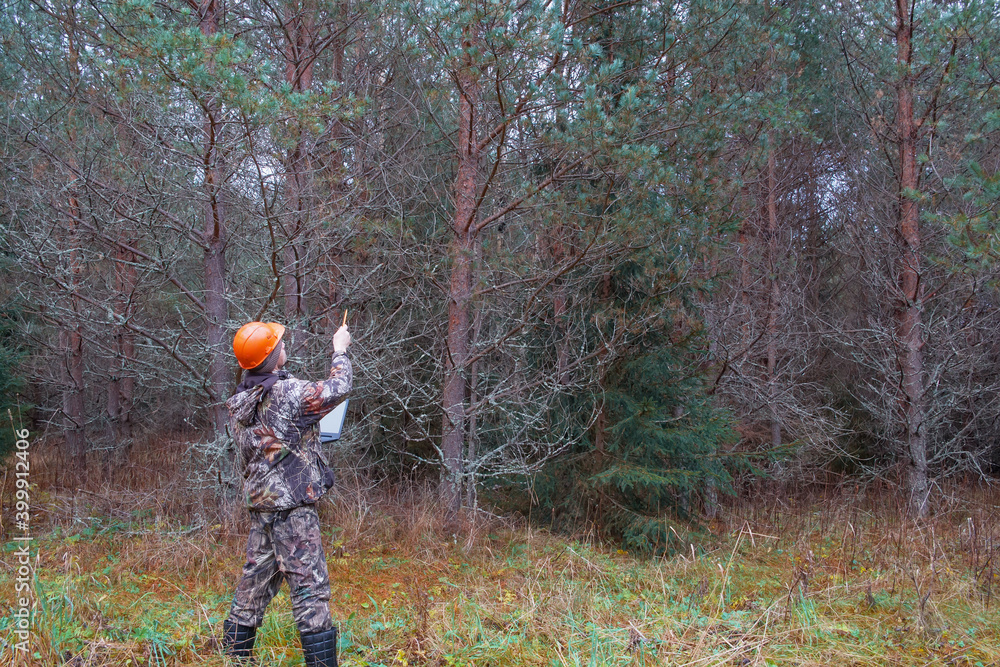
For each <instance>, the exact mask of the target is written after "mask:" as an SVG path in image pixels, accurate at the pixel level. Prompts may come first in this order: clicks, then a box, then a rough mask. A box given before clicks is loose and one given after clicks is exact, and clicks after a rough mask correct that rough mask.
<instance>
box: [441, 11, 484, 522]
mask: <svg viewBox="0 0 1000 667" xmlns="http://www.w3.org/2000/svg"><path fill="white" fill-rule="evenodd" d="M470 35H471V31H470V30H467V31H466V36H465V48H466V49H468V48H469V47H471V37H470ZM470 60H471V58H470V56H468V55H466V56H465V62H464V63H463V66H462V68H461V69H460V70H459V72H458V77H457V79H458V88H459V90H458V94H459V107H458V172H457V174H456V178H455V218H454V221H453V222H452V232H453V234H454V235H453V236H452V239H451V242H450V243H449V246H448V259H449V260H450V266H451V281H450V284H449V289H448V342H447V349H446V350H445V355H444V386H443V390H442V396H441V404H442V408H443V413H444V414H443V419H442V429H441V453H442V454H443V456H444V478H443V480H442V496H443V499H444V500H445V502H446V503H447V506H448V508H449V510H450V511H451V512H452V513H453V514H457V512H458V511H459V510H460V509H461V505H462V494H461V490H462V473H463V461H462V458H463V457H462V453H463V450H464V437H465V418H466V411H465V394H466V388H467V382H468V380H467V377H466V372H465V360H466V359H467V358H468V355H469V335H470V310H471V305H472V282H473V281H472V274H473V255H474V244H475V221H474V218H475V213H476V211H475V209H476V192H477V184H476V181H477V178H476V177H477V172H478V169H479V155H478V146H477V140H476V130H475V122H476V119H475V113H476V109H477V107H478V105H479V81H478V80H477V79H476V76H475V74H474V72H473V70H472V63H471V62H470Z"/></svg>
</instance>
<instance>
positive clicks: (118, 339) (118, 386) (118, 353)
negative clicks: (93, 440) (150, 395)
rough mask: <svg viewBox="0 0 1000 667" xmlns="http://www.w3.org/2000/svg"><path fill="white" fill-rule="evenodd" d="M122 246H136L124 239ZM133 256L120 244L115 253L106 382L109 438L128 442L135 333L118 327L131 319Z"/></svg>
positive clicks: (134, 277)
mask: <svg viewBox="0 0 1000 667" xmlns="http://www.w3.org/2000/svg"><path fill="white" fill-rule="evenodd" d="M123 242H124V243H125V244H128V245H131V244H134V243H135V240H134V239H130V238H128V237H126V238H125V239H123ZM134 262H135V257H133V255H132V253H131V252H128V251H127V250H125V249H124V248H122V247H121V246H120V245H119V246H117V248H116V251H115V262H114V266H115V269H114V271H115V296H114V300H113V301H112V308H113V310H114V314H115V324H114V327H113V330H114V334H113V336H114V340H113V346H114V353H115V358H114V359H113V360H112V367H111V373H112V375H111V379H110V381H109V382H108V418H109V419H110V420H111V437H112V438H114V439H115V440H118V441H124V442H125V443H126V444H129V443H130V440H131V438H132V427H133V422H132V405H133V400H134V395H135V380H134V379H133V377H132V363H133V361H134V360H135V334H133V333H132V331H130V330H129V329H128V328H127V327H125V326H123V325H121V324H118V322H119V321H127V320H128V319H129V318H130V317H131V316H132V296H133V292H134V290H135V286H136V280H137V276H136V270H135V264H134Z"/></svg>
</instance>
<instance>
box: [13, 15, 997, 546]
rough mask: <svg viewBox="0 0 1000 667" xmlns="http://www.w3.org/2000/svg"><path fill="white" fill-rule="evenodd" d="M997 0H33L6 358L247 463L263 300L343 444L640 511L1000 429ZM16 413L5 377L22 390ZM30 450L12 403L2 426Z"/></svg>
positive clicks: (607, 528) (346, 453)
mask: <svg viewBox="0 0 1000 667" xmlns="http://www.w3.org/2000/svg"><path fill="white" fill-rule="evenodd" d="M998 26H1000V7H998V6H997V4H996V2H994V1H993V0H986V1H983V2H980V1H978V0H963V1H961V2H949V1H948V0H941V1H937V0H935V1H934V2H929V1H927V0H913V1H912V2H910V3H906V2H904V1H903V0H898V1H897V3H895V4H893V3H890V2H884V1H883V2H869V1H868V0H849V1H845V2H833V3H828V4H826V3H813V2H808V1H798V0H791V1H789V2H773V3H771V2H733V1H730V0H723V1H718V0H679V1H677V2H671V1H664V2H660V1H648V0H647V1H644V2H637V1H632V0H621V1H608V2H593V1H591V0H579V1H577V0H564V1H563V2H552V1H551V0H549V1H548V2H543V1H540V0H525V1H523V2H518V3H499V2H490V1H483V2H449V1H445V0H443V1H436V0H434V1H432V0H411V1H409V2H393V1H392V0H370V1H369V0H342V1H336V2H334V1H330V2H327V1H326V0H306V1H302V2H299V1H286V0H276V1H275V2H268V1H257V0H248V1H246V2H238V3H237V2H232V3H228V2H220V1H217V0H197V1H196V0H187V1H184V0H163V1H160V2H152V1H149V0H107V1H97V2H95V1H90V2H77V1H75V0H58V1H54V2H48V1H44V0H37V1H27V0H12V1H11V2H8V3H6V4H5V6H4V10H3V12H2V13H0V35H2V38H0V39H2V40H3V42H2V44H3V47H2V50H0V96H2V101H3V116H2V119H3V122H2V124H0V152H2V160H0V171H2V192H0V197H2V199H0V225H2V227H0V244H2V259H0V261H2V263H3V275H4V280H3V283H2V285H0V297H2V318H0V389H2V392H3V393H2V396H0V399H2V402H3V404H4V405H3V407H4V409H5V412H6V410H7V409H8V408H9V409H10V410H11V413H10V414H11V416H12V418H13V420H14V422H15V423H17V422H18V420H24V421H25V422H27V423H28V424H29V425H30V428H31V429H32V430H33V433H35V434H36V435H39V436H40V437H41V438H42V439H43V440H44V442H45V443H47V444H48V446H52V447H58V448H59V450H60V451H61V452H63V454H64V455H65V456H66V457H67V461H69V462H71V465H66V466H65V470H64V472H63V474H64V476H65V479H64V480H63V481H64V482H65V483H66V484H71V483H72V480H73V478H74V476H81V475H88V474H89V475H99V474H101V471H102V470H106V469H108V468H110V467H113V466H114V465H115V464H116V462H120V461H124V460H128V457H129V455H130V453H132V452H134V451H135V449H136V448H142V447H147V446H149V443H151V442H153V441H154V440H155V439H156V438H180V439H183V440H185V441H186V442H189V443H190V451H189V452H188V457H187V458H188V461H189V465H190V471H189V475H188V479H189V483H190V485H191V486H192V487H200V488H203V489H204V488H212V489H214V490H216V491H217V492H218V494H219V496H220V497H223V498H227V497H229V498H232V497H233V496H234V489H235V488H236V486H237V485H238V479H237V477H238V475H237V473H236V471H235V470H234V460H233V456H234V453H233V450H232V445H231V440H230V439H229V437H228V435H227V433H226V421H227V417H226V413H225V408H224V406H223V401H224V400H225V399H226V398H227V397H228V396H229V395H230V394H231V393H232V390H233V388H234V387H235V385H236V383H237V381H238V374H237V371H238V367H237V365H236V363H235V359H234V358H233V356H232V349H231V340H232V336H233V334H234V333H235V331H236V329H237V328H238V327H239V326H240V325H241V324H243V323H244V322H246V321H250V320H255V319H262V320H277V321H281V322H282V323H284V324H286V325H287V326H288V328H289V329H288V334H286V336H287V343H288V346H289V351H290V355H289V356H290V358H291V360H292V361H291V365H290V368H291V369H292V370H293V372H295V373H297V374H300V375H303V376H307V377H321V376H323V375H324V374H325V372H327V369H328V363H329V353H330V337H331V335H332V333H333V331H334V330H335V329H336V327H337V326H338V325H339V324H340V319H341V317H342V316H343V314H344V312H345V311H346V312H348V321H349V324H350V327H351V331H352V334H353V336H354V341H355V342H354V345H353V346H352V349H351V351H352V358H353V360H354V364H355V374H356V391H355V393H354V395H353V397H352V400H351V404H350V412H349V418H348V419H349V422H350V423H349V429H348V434H347V436H346V437H345V438H344V439H343V440H341V441H339V442H338V443H336V446H335V447H334V449H333V450H332V451H331V456H332V457H333V459H334V460H335V461H336V463H337V466H338V467H339V468H340V469H341V470H350V471H353V472H355V473H357V474H359V475H364V476H365V477H366V478H367V479H370V480H376V481H378V480H382V481H386V482H389V483H392V484H399V483H413V482H415V481H417V480H420V481H427V480H434V481H435V484H438V486H437V488H438V489H439V491H438V493H439V494H440V498H441V500H442V501H443V502H444V503H445V505H446V506H447V507H448V508H449V509H450V511H452V512H454V513H457V512H459V511H461V510H462V508H472V507H477V506H484V507H485V506H489V507H493V508H500V509H501V510H503V511H521V512H524V513H526V514H527V513H532V512H533V513H534V514H533V516H536V517H543V520H545V521H547V522H551V523H552V524H553V525H556V526H569V527H572V526H581V525H594V526H597V527H598V528H599V530H601V531H603V532H605V533H607V534H609V535H617V536H620V537H622V538H624V539H625V541H626V542H627V543H628V544H629V545H631V546H634V547H638V548H654V549H661V548H663V547H664V546H665V545H667V544H668V543H669V542H670V540H671V539H672V538H671V535H676V531H675V530H673V529H672V527H671V523H670V521H669V519H670V517H677V516H681V517H693V516H712V515H713V513H714V512H715V511H716V510H717V508H718V507H719V504H720V502H723V498H724V496H725V495H726V494H738V493H747V492H748V489H750V488H754V487H753V485H755V484H760V483H762V482H760V480H762V479H763V480H767V482H766V483H768V484H776V485H779V486H780V488H783V489H786V490H793V489H796V488H804V487H808V486H810V485H815V484H821V483H824V484H830V483H834V484H842V483H850V484H858V485H866V484H870V483H872V482H873V481H876V480H879V481H880V483H881V484H883V486H884V488H885V489H886V491H885V492H887V493H893V494H898V495H899V496H901V497H904V498H905V499H906V502H907V503H908V504H909V506H910V508H911V511H912V512H913V513H914V514H915V515H917V516H921V515H924V514H926V513H928V512H930V511H932V509H933V507H934V499H935V490H936V489H938V488H939V485H940V484H941V483H942V482H943V481H944V480H948V479H959V480H963V481H970V480H983V479H990V478H991V476H992V475H993V474H994V473H995V472H996V466H997V465H998V464H1000V449H998V447H997V442H998V438H1000V401H998V389H1000V366H998V364H1000V358H998V357H1000V299H998V296H1000V295H998V290H997V277H998V266H997V259H998V256H1000V235H998V231H1000V230H998V222H1000V221H998V218H997V216H998V211H997V207H998V201H1000V175H998V174H1000V141H998V140H1000V28H998ZM5 417H6V414H5ZM4 437H5V438H7V441H5V442H7V448H8V449H9V447H10V442H9V441H10V437H9V429H5V435H4Z"/></svg>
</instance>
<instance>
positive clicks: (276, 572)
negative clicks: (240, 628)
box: [229, 505, 332, 633]
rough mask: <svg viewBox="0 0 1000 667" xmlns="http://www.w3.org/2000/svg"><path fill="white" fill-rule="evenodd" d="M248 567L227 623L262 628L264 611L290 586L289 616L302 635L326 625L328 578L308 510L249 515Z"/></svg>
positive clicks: (312, 509)
mask: <svg viewBox="0 0 1000 667" xmlns="http://www.w3.org/2000/svg"><path fill="white" fill-rule="evenodd" d="M250 516H251V518H252V521H253V524H252V526H251V528H250V537H249V539H248V540H247V562H246V565H244V566H243V576H242V577H241V578H240V583H239V584H238V585H237V587H236V595H235V596H234V597H233V605H232V607H231V608H230V610H229V618H230V620H232V621H235V622H236V623H239V624H240V625H249V626H253V627H255V628H256V627H260V624H261V623H262V622H263V621H264V610H265V609H267V605H268V603H269V602H270V601H271V598H273V597H274V596H275V594H276V593H277V592H278V588H280V587H281V580H282V578H283V577H284V579H287V580H288V588H289V592H290V593H291V597H292V613H293V615H294V616H295V623H296V625H298V627H299V630H300V631H301V632H305V633H310V632H319V631H321V630H328V629H329V628H331V627H332V624H331V621H330V575H329V574H328V573H327V569H326V556H325V555H324V554H323V544H322V543H321V542H320V532H319V516H318V515H317V514H316V508H315V507H313V506H312V505H305V506H303V507H295V508H293V509H290V510H284V511H282V512H254V511H251V512H250Z"/></svg>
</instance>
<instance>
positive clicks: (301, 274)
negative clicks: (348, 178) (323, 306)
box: [283, 6, 316, 352]
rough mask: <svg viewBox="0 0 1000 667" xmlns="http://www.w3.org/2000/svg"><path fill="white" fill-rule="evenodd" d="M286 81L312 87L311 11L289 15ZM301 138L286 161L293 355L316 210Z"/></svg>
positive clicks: (286, 279)
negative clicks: (310, 228) (310, 224)
mask: <svg viewBox="0 0 1000 667" xmlns="http://www.w3.org/2000/svg"><path fill="white" fill-rule="evenodd" d="M285 34H286V36H287V42H286V44H285V53H284V56H285V81H286V82H287V83H288V85H289V86H290V87H291V90H292V91H293V92H295V93H304V92H306V91H308V90H309V89H310V88H311V87H312V78H313V63H314V62H315V57H316V56H315V45H314V38H315V36H314V34H315V23H314V17H313V15H312V14H311V10H310V9H308V8H307V7H305V6H289V7H288V8H286V15H285ZM296 132H297V136H296V139H295V145H294V146H293V147H292V149H291V151H290V152H289V154H288V156H287V157H286V160H285V200H286V207H287V210H288V220H287V223H286V225H285V229H286V231H287V233H288V237H287V245H286V246H285V252H284V262H285V268H284V275H283V283H284V285H283V287H284V297H285V319H286V321H287V323H288V324H289V325H290V331H289V334H291V335H286V337H287V338H288V340H287V341H286V344H287V345H288V348H289V352H293V351H294V348H295V347H296V346H297V345H299V344H300V343H301V341H297V340H295V338H296V336H295V331H294V330H295V329H296V328H301V327H300V326H298V324H300V323H301V322H302V320H303V318H304V317H305V316H306V312H307V311H306V303H305V293H306V288H307V285H306V262H307V257H306V253H307V248H308V239H307V238H306V237H307V236H308V233H309V230H308V224H309V220H308V218H309V215H310V213H311V209H312V201H311V193H312V182H311V181H312V171H313V167H312V155H311V152H310V149H309V142H308V137H307V134H306V132H307V131H306V129H305V128H304V127H301V126H299V127H297V128H296Z"/></svg>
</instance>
